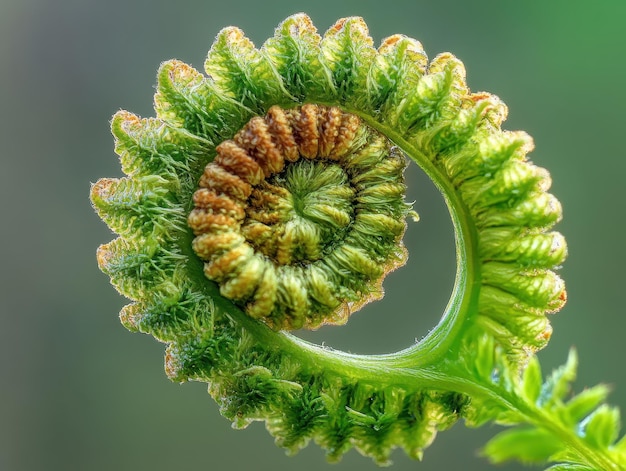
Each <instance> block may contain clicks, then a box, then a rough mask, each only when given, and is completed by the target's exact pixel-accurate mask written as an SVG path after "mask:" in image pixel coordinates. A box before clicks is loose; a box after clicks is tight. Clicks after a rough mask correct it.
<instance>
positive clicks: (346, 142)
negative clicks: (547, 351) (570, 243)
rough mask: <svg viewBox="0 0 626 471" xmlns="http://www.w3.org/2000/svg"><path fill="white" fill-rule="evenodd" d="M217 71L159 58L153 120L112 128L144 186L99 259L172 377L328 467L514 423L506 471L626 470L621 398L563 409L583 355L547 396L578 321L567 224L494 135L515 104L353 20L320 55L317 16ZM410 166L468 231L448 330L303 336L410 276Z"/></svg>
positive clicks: (112, 188) (460, 239)
mask: <svg viewBox="0 0 626 471" xmlns="http://www.w3.org/2000/svg"><path fill="white" fill-rule="evenodd" d="M205 70H206V73H207V74H208V76H203V75H202V74H201V73H200V72H198V71H196V70H194V69H193V68H191V67H190V66H188V65H186V64H184V63H181V62H179V61H175V60H174V61H169V62H165V63H164V64H163V65H162V66H161V68H160V70H159V73H158V85H157V93H156V96H155V109H156V114H157V117H156V118H147V119H145V118H139V117H137V116H135V115H132V114H131V113H128V112H125V111H122V112H119V113H117V114H116V115H115V116H114V118H113V121H112V131H113V134H114V136H115V140H116V152H117V153H118V154H119V156H120V160H121V165H122V169H123V171H124V172H125V173H126V175H127V177H125V178H121V179H101V180H99V181H98V182H97V183H96V184H95V185H94V186H93V187H92V192H91V199H92V202H93V204H94V206H95V208H96V210H97V212H98V213H99V214H100V216H101V217H102V218H103V219H104V221H105V222H106V223H107V224H108V225H109V226H110V227H111V228H112V229H113V230H114V231H116V232H117V233H118V234H119V235H120V237H119V238H117V239H115V240H114V241H112V242H110V243H108V244H105V245H103V246H101V247H100V249H99V250H98V263H99V266H100V267H101V269H102V270H103V271H104V272H105V273H107V274H108V275H109V276H110V277H111V280H112V283H113V284H114V285H115V286H116V288H117V289H118V290H119V291H120V292H121V293H122V294H123V295H125V296H127V297H128V298H130V299H131V300H132V301H133V303H132V304H130V305H128V306H126V307H125V308H124V309H123V310H122V312H121V313H120V317H121V320H122V322H123V324H124V325H125V326H126V327H127V328H129V329H130V330H132V331H141V332H145V333H149V334H151V335H153V336H154V337H155V338H157V339H158V340H160V341H162V342H164V343H166V344H167V350H166V372H167V374H168V376H169V377H170V378H171V379H173V380H176V381H188V380H195V381H204V382H207V383H208V384H209V392H210V393H211V395H212V396H213V397H214V398H215V400H216V401H217V402H218V403H219V405H220V408H221V412H222V414H223V415H224V416H226V417H227V418H229V419H231V420H233V422H234V424H235V425H236V426H239V427H244V426H246V425H247V424H248V423H250V422H251V421H253V420H264V421H265V422H266V426H267V428H268V430H269V431H270V433H272V434H273V435H274V436H275V437H276V442H277V444H279V445H280V446H283V447H285V448H287V449H288V450H290V451H297V450H298V449H299V448H301V447H303V446H305V445H306V444H307V443H308V442H309V441H310V440H314V441H316V442H317V443H318V444H320V445H321V446H322V447H324V448H325V449H326V450H327V452H328V456H329V458H330V459H338V458H340V457H341V455H342V454H343V453H345V452H346V451H347V450H349V449H350V448H352V447H354V448H356V449H358V450H359V451H360V452H361V453H363V454H365V455H367V456H371V457H372V458H373V459H374V460H376V461H377V462H378V463H381V464H384V463H387V462H388V459H389V455H390V453H391V451H392V450H393V449H394V448H395V447H401V448H403V449H404V450H405V451H406V452H407V453H408V454H409V455H410V456H412V457H415V458H419V457H421V454H422V452H423V450H424V448H426V447H427V446H428V445H429V444H430V442H431V441H432V440H433V438H434V436H435V434H436V432H437V431H438V430H443V429H445V428H447V427H449V426H450V425H451V424H453V423H454V422H455V421H457V420H458V419H460V418H463V419H465V421H466V422H467V423H468V424H470V425H480V424H481V423H484V422H486V421H496V422H500V423H504V424H507V425H518V424H519V425H520V427H518V428H511V429H509V430H507V431H506V432H504V433H503V434H501V435H499V436H497V437H496V438H495V439H494V440H493V441H492V442H490V443H489V444H488V445H487V447H486V449H485V450H486V453H487V454H488V455H489V456H490V457H491V458H492V459H493V460H495V461H499V460H504V459H520V460H522V461H532V462H551V461H552V462H556V463H558V464H556V465H555V466H554V467H553V468H552V469H555V470H556V469H579V470H583V469H621V467H622V466H625V465H626V457H625V454H626V443H625V442H624V441H623V440H622V441H620V442H617V444H616V440H617V436H616V433H617V428H618V422H619V415H618V413H617V411H616V410H614V409H611V408H609V407H608V406H605V405H601V404H603V402H604V399H605V398H606V395H607V389H606V388H605V387H603V386H599V387H596V388H591V389H589V390H586V391H585V392H583V393H581V394H579V395H578V396H575V397H573V398H570V399H569V400H566V395H567V393H568V390H569V389H568V388H569V384H570V383H571V381H572V379H573V376H574V375H575V363H576V362H575V357H574V356H572V357H570V361H568V363H567V365H566V366H565V367H563V368H561V369H560V370H558V371H556V372H555V373H554V374H553V375H552V376H551V377H550V378H548V380H546V382H545V383H544V384H543V385H542V378H541V371H540V368H539V364H538V362H537V360H536V357H535V356H534V353H535V352H536V351H537V350H539V349H540V348H542V347H543V346H545V344H546V343H547V342H548V340H549V338H550V333H551V328H550V324H549V321H548V318H547V316H546V314H548V313H550V312H554V311H557V310H558V309H559V308H560V307H561V306H562V305H563V303H564V302H565V288H564V285H563V282H562V281H561V279H560V278H559V277H558V276H557V275H556V274H555V272H554V269H555V267H557V266H558V265H560V264H561V263H562V262H563V260H564V258H565V256H566V245H565V241H564V239H563V237H562V236H561V235H560V234H559V233H558V232H554V231H552V230H551V228H552V227H553V225H554V224H555V223H557V222H558V221H559V220H560V217H561V207H560V204H559V202H558V201H557V200H556V198H554V197H553V196H552V195H550V194H549V193H548V192H547V190H548V189H549V186H550V177H549V175H548V173H547V172H546V171H545V170H543V169H541V168H539V167H537V166H535V165H533V164H532V163H531V162H529V161H528V160H527V157H526V155H527V153H528V152H529V151H530V150H531V149H532V140H531V139H530V138H529V137H528V136H527V135H526V134H524V133H522V132H510V131H503V130H502V129H501V124H502V122H503V121H504V119H505V118H506V107H505V105H504V104H503V103H502V102H501V101H500V100H499V99H498V98H497V97H495V96H493V95H490V94H487V93H471V92H470V90H469V89H468V87H467V85H466V83H465V71H464V68H463V65H462V64H461V62H460V61H458V60H457V59H456V58H455V57H453V56H452V55H450V54H441V55H439V56H437V57H436V58H435V59H434V60H432V61H430V62H429V61H428V60H427V58H426V55H425V53H424V51H423V50H422V47H421V45H420V44H419V43H418V42H417V41H415V40H413V39H410V38H407V37H404V36H401V35H395V36H392V37H390V38H387V39H385V40H384V41H383V42H382V44H381V46H380V47H379V48H378V49H374V47H373V45H372V40H371V38H370V37H369V35H368V31H367V27H366V25H365V23H364V22H363V21H362V20H361V19H359V18H347V19H342V20H339V21H338V22H337V23H336V24H335V25H334V26H333V27H331V28H330V29H329V31H328V32H327V33H326V34H325V35H324V36H323V37H322V36H320V35H319V34H318V33H317V30H316V29H315V28H314V26H313V25H312V23H311V21H310V19H309V18H308V17H307V16H306V15H303V14H300V15H295V16H292V17H290V18H288V19H286V20H285V21H284V22H283V23H282V24H281V25H280V26H279V27H278V28H277V29H276V34H275V36H274V37H273V38H271V39H269V40H268V41H267V42H266V43H265V44H264V45H263V47H262V48H260V49H256V48H255V47H254V45H253V44H252V43H251V42H250V41H249V40H248V39H247V38H246V37H245V36H244V35H243V33H242V32H241V31H240V30H238V29H236V28H227V29H225V30H223V31H222V32H221V33H220V34H219V35H218V37H217V39H216V41H215V43H214V45H213V47H212V49H211V51H210V52H209V55H208V58H207V60H206V63H205ZM403 155H406V156H408V157H409V159H410V160H412V161H414V162H416V163H417V164H418V165H419V166H420V167H421V168H422V169H423V170H424V171H425V172H426V173H427V174H428V175H429V177H430V178H431V179H432V180H433V181H434V182H435V184H436V185H437V186H438V188H439V189H440V190H441V192H442V194H443V195H444V198H445V199H446V202H447V204H448V208H449V210H450V215H451V218H452V221H453V224H454V228H455V233H456V247H457V265H458V266H457V276H456V281H455V288H454V291H453V295H452V298H451V300H450V302H449V304H448V307H447V309H446V312H445V314H444V316H443V317H442V320H441V322H440V323H439V324H438V325H437V326H436V327H435V328H434V329H433V330H432V331H431V332H430V333H429V334H428V335H427V336H426V338H424V339H423V340H422V341H420V342H419V343H417V344H415V345H413V346H412V347H410V348H408V349H405V350H402V351H400V352H396V353H391V354H387V355H352V354H348V353H344V352H339V351H332V350H328V349H325V348H322V347H320V346H317V345H313V344H310V343H307V342H305V341H303V340H300V339H298V338H297V337H295V336H293V335H291V334H289V333H288V331H289V330H292V329H296V328H301V327H306V328H314V327H316V326H319V325H320V324H323V323H343V322H345V321H346V320H347V317H348V316H349V315H350V314H351V313H352V312H354V311H355V310H357V309H358V307H360V306H361V305H362V304H363V303H365V302H367V301H370V300H373V299H377V298H379V297H380V296H381V293H382V291H381V284H382V278H383V277H384V275H385V274H386V273H387V272H389V271H390V270H392V269H394V268H395V267H397V266H399V265H401V264H402V263H404V260H405V258H406V254H405V251H404V248H403V246H402V242H401V239H402V236H403V233H404V228H405V224H406V223H405V219H406V218H407V215H408V214H409V212H410V206H409V205H407V204H406V203H405V202H404V199H403V198H404V197H403V193H404V188H405V187H404V181H403V171H404V167H405V165H406V162H405V160H404V156H403Z"/></svg>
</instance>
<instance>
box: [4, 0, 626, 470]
mask: <svg viewBox="0 0 626 471" xmlns="http://www.w3.org/2000/svg"><path fill="white" fill-rule="evenodd" d="M298 11H305V12H307V13H308V14H309V15H311V17H312V18H313V20H314V22H315V24H316V25H317V27H318V28H319V29H320V31H321V32H323V31H325V30H326V29H327V28H328V27H330V26H331V25H332V24H333V23H334V21H335V20H336V19H337V18H339V17H343V16H349V15H359V16H363V17H364V18H365V20H366V21H367V23H368V24H369V27H370V32H371V34H372V36H373V38H374V40H375V42H376V43H379V42H380V40H381V39H382V38H384V37H386V36H389V35H391V34H394V33H404V34H406V35H409V36H411V37H415V38H417V39H419V40H420V41H422V43H423V44H424V47H425V49H426V51H427V52H428V53H429V56H430V57H434V56H435V55H436V54H437V53H438V52H442V51H451V52H453V53H454V54H455V55H457V56H458V57H459V58H461V59H462V60H463V61H464V63H465V65H466V68H467V70H468V81H469V84H470V86H471V88H472V89H473V90H476V91H477V90H488V91H490V92H492V93H495V94H497V95H499V96H500V97H501V98H502V99H503V100H504V101H505V102H506V103H507V104H508V105H509V109H510V114H509V119H508V121H507V123H505V124H506V128H507V129H524V130H526V131H527V132H529V133H530V134H531V135H532V136H533V137H534V138H535V143H536V150H535V151H534V152H533V154H532V155H531V157H532V159H533V160H534V161H535V163H537V164H539V165H541V166H544V167H547V168H549V169H550V171H551V173H552V175H553V178H554V184H553V192H554V193H555V194H556V195H557V196H558V197H559V198H560V200H561V201H562V203H563V205H564V208H565V219H564V221H563V222H562V223H561V224H560V226H559V228H560V230H561V231H562V232H563V233H565V235H566V237H567V239H568V242H569V247H570V258H569V260H568V261H567V263H566V264H565V266H564V268H563V270H562V275H563V276H564V278H565V279H566V281H567V283H568V291H569V302H568V305H567V307H566V308H565V309H564V310H563V311H562V312H561V313H559V314H558V315H557V316H555V317H554V321H553V325H554V327H555V334H554V336H553V340H552V342H551V344H550V346H549V347H548V348H547V349H546V350H544V351H543V352H541V359H542V362H543V365H544V368H545V369H551V368H553V367H555V366H557V365H559V364H561V362H563V361H564V359H565V357H566V354H567V351H568V349H569V348H570V346H572V345H574V346H575V347H576V348H577V349H578V352H579V355H580V358H581V366H580V375H579V379H578V381H577V383H576V385H577V388H578V389H581V388H584V387H585V386H590V385H593V384H596V383H597V382H608V383H610V384H612V385H613V386H614V387H615V392H614V394H613V395H612V397H611V400H612V402H613V403H614V404H617V405H619V406H620V407H622V409H624V408H625V406H626V368H624V358H625V356H626V346H625V345H624V341H623V338H624V333H625V328H626V321H625V320H624V319H625V318H624V309H623V298H624V278H625V277H624V267H625V266H626V244H624V243H623V239H624V229H625V228H626V221H625V219H626V218H625V217H624V216H625V211H624V196H623V194H624V190H625V185H624V174H625V171H626V158H625V155H624V144H623V142H624V111H623V110H624V108H625V107H626V92H625V87H624V85H625V82H626V61H625V60H624V57H625V55H626V33H625V30H624V26H623V25H624V21H625V20H626V2H624V1H623V0H612V1H611V0H600V1H597V2H589V1H587V0H550V1H543V0H525V1H518V2H513V1H497V0H475V1H471V0H470V1H468V0H413V1H408V0H407V1H401V0H396V1H392V0H388V1H371V0H359V1H357V0H333V1H328V0H317V1H313V0H309V1H302V0H290V1H287V0H284V1H274V2H269V1H268V2H260V1H251V0H239V1H233V2H226V1H222V2H215V1H207V0H202V1H200V0H197V1H191V0H183V1H178V2H174V1H171V0H170V1H165V0H151V1H147V0H145V1H141V0H108V1H106V2H105V1H98V0H54V1H52V0H49V1H46V0H1V1H0V156H1V157H0V158H1V159H2V160H1V164H2V167H1V170H0V179H1V180H0V208H1V211H2V212H1V214H2V219H1V221H2V222H1V223H0V224H1V225H0V276H1V277H2V278H1V282H0V303H1V304H0V306H1V307H0V309H1V311H0V316H1V322H2V325H1V327H0V374H1V378H2V379H0V469H2V470H74V469H76V470H79V469H80V470H94V471H96V470H113V469H115V470H120V471H123V470H140V469H151V470H154V471H158V470H166V469H168V470H169V469H176V470H191V469H248V468H254V469H256V470H258V471H264V470H274V471H278V470H288V469H300V470H325V469H329V470H330V469H332V470H336V471H340V470H352V469H359V470H369V469H375V465H374V464H373V463H372V462H370V461H369V460H368V459H365V458H362V457H361V456H360V455H358V454H357V453H356V452H354V451H353V452H351V453H349V454H348V455H347V456H346V457H345V458H344V459H343V461H342V462H341V463H340V464H338V465H330V464H327V463H326V461H325V458H324V454H323V452H322V451H321V450H320V449H319V448H317V447H316V446H314V445H311V446H309V447H308V448H307V449H305V450H304V451H302V452H301V453H300V454H298V455H296V456H295V457H293V458H288V457H286V456H285V455H284V452H283V451H282V450H280V449H278V448H276V447H275V446H274V445H273V441H272V438H271V437H270V436H269V435H268V434H267V433H266V432H265V430H264V428H263V426H262V424H253V425H252V426H251V427H250V428H249V429H247V430H246V431H234V430H232V429H231V428H230V426H229V423H228V421H226V420H225V419H223V418H221V417H220V416H219V414H218V411H217V406H216V404H215V403H214V402H213V400H212V399H211V398H210V397H209V396H208V395H207V394H206V386H205V385H203V384H197V383H190V384H184V385H179V384H174V383H171V382H169V381H168V380H167V379H166V377H165V374H164V373H163V364H162V355H163V349H164V348H163V345H161V344H159V343H157V342H156V341H154V340H153V339H152V338H150V337H147V336H142V335H139V334H130V333H129V332H127V331H126V330H125V329H124V328H123V327H122V326H121V325H120V323H119V321H118V319H117V311H118V310H119V308H120V307H122V305H123V304H124V303H125V301H124V300H123V299H122V298H121V297H120V296H119V295H118V294H117V293H116V292H115V291H114V289H113V288H112V287H111V286H110V285H109V283H108V280H107V278H106V277H105V276H104V275H103V274H101V273H100V272H99V271H98V269H97V267H96V261H95V249H96V247H97V246H98V244H100V243H104V242H107V241H109V240H110V239H111V238H112V237H113V235H112V234H111V233H110V231H109V230H108V229H107V228H106V226H105V225H104V224H103V223H101V222H100V221H99V219H98V218H97V217H96V216H95V214H94V213H93V211H92V209H91V207H90V204H89V202H88V192H89V185H90V182H94V181H95V180H97V179H98V178H100V177H103V176H109V177H114V176H119V175H120V170H119V166H118V163H117V159H116V156H115V155H114V153H113V141H112V138H111V136H110V133H109V129H108V127H109V125H108V121H109V119H110V117H111V115H112V114H113V113H114V112H115V111H117V110H118V109H120V108H125V109H128V110H131V111H133V112H135V113H138V114H140V115H143V116H152V115H153V111H152V94H153V92H154V83H155V74H156V69H157V67H158V65H159V63H160V62H161V61H163V60H166V59H170V58H178V59H181V60H183V61H186V62H188V63H191V64H192V65H194V66H195V67H197V68H201V67H202V63H203V60H204V57H205V54H206V52H207V50H208V49H209V47H210V45H211V43H212V41H213V39H214V37H215V35H216V34H217V32H218V31H219V30H220V29H221V28H222V27H224V26H228V25H237V26H239V27H241V28H242V29H244V31H246V33H247V34H248V35H249V37H250V38H251V39H252V40H253V41H254V42H255V43H256V44H257V45H260V44H262V42H263V41H264V40H265V39H266V38H267V37H269V36H271V35H272V34H273V29H274V27H275V26H276V25H277V24H278V23H279V22H280V21H281V20H282V19H283V18H285V17H286V16H288V15H290V14H292V13H296V12H298ZM409 181H410V185H411V195H410V198H411V199H412V200H415V201H416V209H417V211H418V212H419V213H420V215H421V217H422V219H421V221H420V222H419V223H417V224H411V227H410V230H409V232H408V234H407V244H408V245H409V247H410V250H411V258H410V262H409V265H408V266H407V267H406V268H404V269H401V270H399V271H397V272H395V273H394V274H392V276H391V278H390V279H389V281H388V282H387V283H386V289H387V296H386V298H385V299H384V300H383V301H381V302H379V303H377V304H376V305H373V306H371V307H368V308H367V309H366V310H365V311H364V312H363V313H360V314H358V315H357V316H355V317H353V320H352V321H351V322H350V324H349V325H348V326H346V327H345V328H341V329H334V330H332V331H331V330H328V329H323V330H321V331H318V332H316V333H314V334H313V335H311V336H310V337H309V338H312V339H314V340H316V341H319V342H322V341H324V342H326V343H327V344H330V345H331V346H333V347H335V348H342V349H346V350H351V351H353V352H359V353H377V352H389V351H393V350H397V349H399V348H402V347H405V346H407V345H408V344H410V343H411V342H412V341H413V340H414V339H415V338H418V339H419V338H420V337H421V336H423V335H424V334H425V333H426V332H427V331H428V329H429V328H431V327H432V326H434V325H435V324H436V322H437V320H438V318H439V315H440V313H441V312H442V310H443V308H444V306H445V304H446V302H447V299H448V296H449V293H450V290H451V287H452V282H453V276H454V253H453V235H452V229H451V225H450V223H449V220H448V215H447V213H446V210H445V207H444V205H443V202H442V199H441V197H440V195H439V194H438V193H437V192H436V191H435V190H434V189H433V187H432V185H431V184H430V183H429V181H428V180H427V179H425V178H424V177H423V176H422V175H421V174H420V172H419V171H418V170H417V169H412V170H411V171H410V174H409ZM418 298H419V299H418ZM497 430H498V428H497V427H496V426H486V427H484V428H482V429H479V430H469V429H466V428H465V427H464V426H463V424H462V423H460V424H457V425H456V426H455V427H454V428H453V429H452V430H450V431H447V432H444V433H442V434H441V435H440V436H439V437H438V439H437V440H436V441H435V444H434V445H433V446H432V447H431V448H430V449H428V450H427V452H426V455H425V458H424V461H423V462H422V463H416V462H412V461H410V460H408V459H407V458H406V457H405V456H404V455H403V453H401V452H398V453H396V454H395V455H394V461H395V465H394V466H395V468H394V469H397V470H404V469H407V470H408V469H420V470H424V471H425V470H444V469H464V470H475V469H476V470H478V469H481V470H482V469H489V468H490V467H489V465H488V464H487V463H486V462H485V461H484V459H483V458H481V457H480V456H479V453H478V450H479V449H480V447H481V445H482V444H483V443H485V441H486V440H487V439H488V437H490V436H492V435H493V434H494V433H495V432H496V431H497ZM500 469H503V470H518V469H522V468H521V466H519V465H517V464H510V465H505V466H502V467H501V468H500ZM535 469H537V468H535Z"/></svg>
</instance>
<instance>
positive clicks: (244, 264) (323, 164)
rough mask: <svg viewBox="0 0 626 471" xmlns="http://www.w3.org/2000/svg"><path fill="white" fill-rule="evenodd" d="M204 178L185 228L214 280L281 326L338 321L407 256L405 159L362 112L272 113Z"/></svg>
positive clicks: (374, 295)
mask: <svg viewBox="0 0 626 471" xmlns="http://www.w3.org/2000/svg"><path fill="white" fill-rule="evenodd" d="M216 151H217V156H216V157H215V159H214V160H213V161H212V162H210V163H209V164H208V165H207V166H206V168H205V170H204V173H203V175H202V177H201V178H200V183H199V186H200V188H199V189H198V190H197V191H196V193H195V194H194V203H195V208H194V209H193V210H192V212H191V214H190V215H189V218H188V222H189V226H190V227H191V228H192V230H193V231H194V234H195V235H196V238H195V239H194V242H193V248H194V251H195V252H196V254H197V255H198V256H199V257H200V258H201V259H202V260H203V261H204V262H205V267H204V272H205V275H206V276H207V278H209V279H210V280H213V281H215V282H217V283H219V285H220V292H221V294H222V295H223V296H225V297H227V298H229V299H231V300H232V301H234V302H235V303H237V304H239V305H240V306H242V307H243V308H244V309H245V311H246V312H247V313H248V314H249V315H250V316H252V317H255V318H264V319H265V321H266V322H267V323H268V324H269V325H271V326H272V327H273V328H276V329H289V330H291V329H297V328H301V327H309V328H310V327H316V326H319V325H320V324H323V323H333V324H337V323H343V322H345V321H346V320H347V317H348V316H349V314H351V313H352V312H354V311H356V310H357V309H358V308H360V307H361V306H362V305H363V304H365V303H367V302H369V301H371V300H373V299H378V298H380V297H381V296H382V288H381V283H382V280H383V278H384V276H385V275H386V274H387V273H388V272H389V271H391V270H393V269H394V268H397V267H398V266H400V265H402V264H403V263H404V262H405V260H406V253H405V250H404V247H403V245H402V241H401V239H402V235H403V234H404V229H405V227H406V224H405V218H406V215H407V212H408V210H409V205H407V204H406V203H405V202H404V193H405V185H404V179H403V172H404V168H405V166H406V161H405V159H404V157H403V155H402V154H401V153H399V152H398V151H397V150H396V149H395V148H394V147H393V146H391V144H390V143H389V141H388V140H387V139H386V138H384V137H383V136H381V135H380V134H379V133H377V132H376V131H374V130H372V129H371V128H369V127H367V126H365V125H363V124H362V123H361V121H360V120H359V118H358V117H357V116H355V115H352V114H349V113H345V112H343V111H341V110H340V109H338V108H335V107H324V106H320V105H312V104H309V105H303V106H302V107H299V108H295V109H292V110H283V109H281V108H279V107H277V106H274V107H272V108H270V110H269V111H268V114H267V115H266V116H265V117H263V118H262V117H255V118H252V119H251V120H250V121H249V122H248V123H247V124H246V125H245V126H244V127H243V129H241V130H240V131H239V132H238V133H237V134H236V135H235V136H234V138H233V139H232V140H228V141H225V142H222V143H221V144H220V145H219V146H217V148H216Z"/></svg>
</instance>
